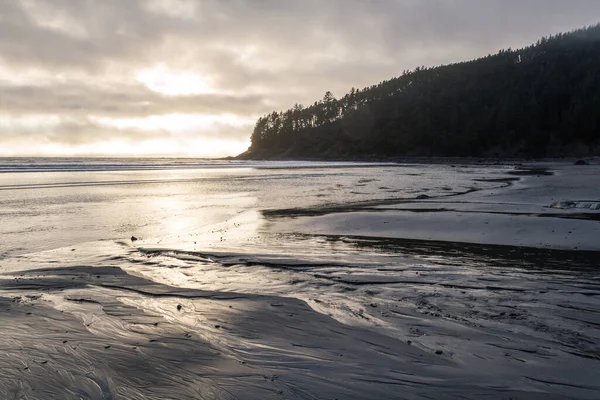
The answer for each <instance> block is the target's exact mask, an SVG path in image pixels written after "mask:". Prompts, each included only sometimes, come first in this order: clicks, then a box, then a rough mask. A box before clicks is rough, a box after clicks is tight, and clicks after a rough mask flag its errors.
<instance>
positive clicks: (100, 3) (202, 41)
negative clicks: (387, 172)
mask: <svg viewBox="0 0 600 400" xmlns="http://www.w3.org/2000/svg"><path fill="white" fill-rule="evenodd" d="M599 21H600V1H598V0H569V1H566V0H485V1H483V0H327V1H324V0H302V1H300V0H0V155H19V154H22V155H31V154H53V155H60V154H100V153H104V152H113V151H114V152H115V153H118V154H153V153H159V154H179V155H181V154H189V155H202V156H207V155H215V156H221V155H227V154H235V153H238V152H239V151H242V150H243V149H244V147H245V146H246V145H247V144H248V138H249V135H250V133H251V129H252V125H253V121H254V119H255V118H257V117H258V116H260V115H263V114H264V113H266V112H269V111H271V110H274V109H277V110H280V109H285V108H288V107H290V106H292V105H293V104H294V103H295V102H299V103H304V104H306V103H312V102H314V101H315V100H317V99H318V98H321V97H322V95H323V93H324V92H325V91H326V90H331V91H333V92H334V94H339V95H342V94H344V93H345V92H346V91H348V90H349V89H350V88H351V87H353V86H354V87H363V86H367V85H371V84H374V83H377V82H379V81H381V80H383V79H388V78H391V77H393V76H397V75H399V74H400V73H401V72H402V71H403V70H404V69H412V68H414V67H416V66H420V65H426V66H431V65H438V64H442V63H449V62H456V61H462V60H466V59H471V58H475V57H478V56H482V55H486V54H488V53H494V52H496V51H497V50H499V49H501V48H507V47H513V48H515V47H520V46H524V45H528V44H530V43H532V42H534V41H536V40H537V39H538V38H540V37H541V36H545V35H549V34H552V33H557V32H561V31H567V30H571V29H575V28H579V27H582V26H585V25H590V24H595V23H597V22H599Z"/></svg>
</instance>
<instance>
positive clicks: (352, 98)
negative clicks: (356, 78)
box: [238, 25, 600, 159]
mask: <svg viewBox="0 0 600 400" xmlns="http://www.w3.org/2000/svg"><path fill="white" fill-rule="evenodd" d="M598 110H600V25H596V26H593V27H589V28H585V29H581V30H578V31H574V32H570V33H566V34H559V35H556V36H552V37H549V38H544V39H541V40H539V41H538V42H537V43H536V44H534V45H531V46H529V47H526V48H523V49H519V50H510V49H509V50H502V51H500V52H499V53H498V54H495V55H490V56H487V57H483V58H480V59H477V60H474V61H469V62H463V63H459V64H452V65H446V66H440V67H435V68H417V69H415V70H414V71H405V72H404V73H403V74H402V75H401V76H399V77H397V78H393V79H390V80H387V81H384V82H381V83H379V84H378V85H374V86H371V87H368V88H364V89H358V90H356V89H354V88H353V89H352V90H351V91H350V92H349V93H347V94H346V95H344V96H343V97H342V98H339V99H337V98H335V96H334V95H333V94H332V93H331V92H327V93H326V94H325V96H324V97H323V99H322V100H321V101H318V102H315V103H314V104H313V105H312V106H310V107H304V106H301V105H296V106H294V107H293V108H292V109H289V110H287V111H284V112H273V113H271V114H268V115H266V116H265V117H262V118H260V119H259V120H258V121H257V123H256V126H255V129H254V132H253V133H252V145H251V146H250V148H249V149H248V151H247V152H245V153H243V154H241V155H240V156H238V157H239V158H246V159H249V158H252V159H281V158H320V159H328V158H369V157H395V156H440V157H445V156H473V157H482V156H488V157H560V156H585V155H592V154H599V153H600V111H598Z"/></svg>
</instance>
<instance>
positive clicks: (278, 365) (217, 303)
mask: <svg viewBox="0 0 600 400" xmlns="http://www.w3.org/2000/svg"><path fill="white" fill-rule="evenodd" d="M599 187H600V165H597V164H594V163H592V165H585V166H574V165H573V162H571V161H548V162H523V163H512V164H511V163H506V164H498V165H494V164H485V163H483V164H467V163H461V162H460V160H457V161H456V162H454V163H444V164H410V163H402V164H398V163H352V162H335V163H326V162H292V161H287V162H257V161H226V160H220V161H203V160H200V161H197V160H185V161H182V160H177V159H174V160H163V159H160V160H146V161H140V160H135V159H133V160H131V159H128V160H123V159H121V160H118V159H117V160H115V159H100V160H91V161H90V160H89V159H88V160H85V159H59V160H52V159H33V160H22V159H14V160H8V161H6V160H5V161H0V230H1V231H0V233H1V234H2V245H1V247H0V274H1V275H0V313H1V318H2V324H1V325H0V371H1V373H0V398H3V399H4V398H6V399H13V398H15V399H19V398H26V399H55V398H56V399H82V398H83V399H120V398H123V399H373V398H381V399H426V398H436V399H454V398H466V399H482V398H489V399H496V398H504V399H509V398H511V399H536V398H539V399H542V398H543V399H573V398H575V399H596V398H598V393H600V383H599V382H600V346H599V345H598V343H600V312H599V311H598V310H599V309H600V307H599V306H600V274H599V272H598V266H599V264H600V239H599V238H600V222H599V218H600V192H599V190H598V189H597V188H599Z"/></svg>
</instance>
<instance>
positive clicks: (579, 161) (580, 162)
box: [575, 160, 589, 165]
mask: <svg viewBox="0 0 600 400" xmlns="http://www.w3.org/2000/svg"><path fill="white" fill-rule="evenodd" d="M575 165H589V163H588V162H587V161H585V160H577V161H575Z"/></svg>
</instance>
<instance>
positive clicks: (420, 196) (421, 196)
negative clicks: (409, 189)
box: [417, 194, 430, 200]
mask: <svg viewBox="0 0 600 400" xmlns="http://www.w3.org/2000/svg"><path fill="white" fill-rule="evenodd" d="M429 198H430V197H429V196H427V195H426V194H420V195H418V196H417V200H427V199H429Z"/></svg>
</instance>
